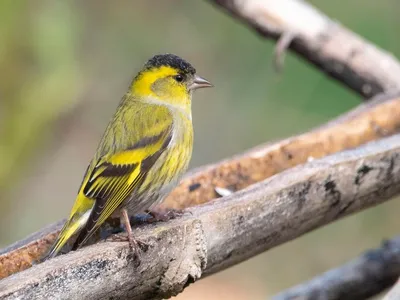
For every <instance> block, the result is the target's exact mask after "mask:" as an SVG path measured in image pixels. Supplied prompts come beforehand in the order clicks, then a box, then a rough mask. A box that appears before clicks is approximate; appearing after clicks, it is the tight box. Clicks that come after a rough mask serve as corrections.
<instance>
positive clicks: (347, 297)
mask: <svg viewBox="0 0 400 300" xmlns="http://www.w3.org/2000/svg"><path fill="white" fill-rule="evenodd" d="M399 276H400V236H399V237H396V238H394V239H392V240H389V241H385V242H384V243H383V245H382V247H381V248H378V249H376V250H370V251H368V252H367V253H365V254H364V255H362V256H361V257H359V258H357V259H355V260H354V261H351V262H349V263H347V264H345V265H343V266H341V267H339V268H336V269H333V270H330V271H328V272H326V273H324V274H322V275H320V276H317V277H315V278H313V279H311V280H310V281H308V282H305V283H303V284H300V285H298V286H295V287H293V288H290V289H289V290H287V291H284V292H282V293H280V294H279V295H276V296H275V297H273V298H272V299H273V300H295V299H302V300H363V299H367V298H369V297H372V296H374V295H376V294H378V293H380V292H382V291H383V290H385V289H386V288H388V287H390V286H391V285H393V284H394V283H395V282H396V280H397V278H398V277H399ZM399 295H400V294H399ZM393 299H400V297H398V298H393Z"/></svg>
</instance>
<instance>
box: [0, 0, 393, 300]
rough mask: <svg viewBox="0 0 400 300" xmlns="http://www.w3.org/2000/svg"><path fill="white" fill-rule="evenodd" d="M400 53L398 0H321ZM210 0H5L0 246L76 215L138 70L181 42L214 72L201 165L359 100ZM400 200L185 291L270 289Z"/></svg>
mask: <svg viewBox="0 0 400 300" xmlns="http://www.w3.org/2000/svg"><path fill="white" fill-rule="evenodd" d="M311 2H312V3H313V4H314V5H315V6H316V7H318V8H319V9H321V10H322V11H324V12H325V13H326V14H327V15H329V16H330V17H332V18H334V19H336V20H338V21H339V22H341V23H343V24H344V25H346V26H348V27H349V28H350V29H352V30H354V31H355V32H357V33H359V34H361V35H363V36H365V37H366V38H368V39H369V40H371V41H372V42H374V43H376V44H377V45H379V46H381V47H383V48H384V49H386V50H387V51H389V52H392V53H394V54H395V55H396V54H397V55H398V56H399V55H400V42H399V38H398V30H397V29H398V28H400V19H399V18H398V11H399V8H400V3H399V2H398V1H397V0H386V1H376V0H348V1H331V0H314V1H311ZM273 47H274V43H273V42H271V41H266V40H264V39H261V38H260V37H259V36H257V35H256V34H255V33H254V32H253V31H251V30H249V29H247V28H246V27H245V26H243V25H242V24H241V23H239V22H238V21H236V20H234V19H232V18H231V17H229V16H227V15H225V14H224V13H222V12H221V11H220V10H219V9H216V7H214V6H213V5H210V3H208V2H207V1H195V0H190V1H189V0H185V1H184V0H174V1H172V0H170V1H161V0H159V1H154V0H153V1H148V0H141V1H139V0H136V1H95V0H90V1H84V2H83V1H77V0H75V1H50V0H41V1H38V0H36V1H35V0H29V1H28V0H20V1H12V0H4V1H0V69H1V73H0V74H1V75H0V76H1V78H0V79H1V80H0V162H1V163H0V247H2V246H5V245H7V244H9V243H12V242H14V241H16V240H19V239H21V238H23V237H24V236H26V235H28V234H29V233H32V232H34V231H36V230H38V229H40V228H41V227H42V226H44V225H46V224H48V223H51V222H54V221H57V220H59V219H61V218H63V217H66V216H67V215H68V214H69V210H70V208H71V206H72V203H73V201H74V197H75V195H76V192H77V189H78V186H79V183H80V180H81V177H82V176H83V172H84V171H85V168H86V165H87V163H88V161H89V159H90V158H91V156H92V154H93V152H94V150H95V148H96V145H97V142H98V141H99V138H100V136H101V134H102V132H103V130H104V127H105V125H106V123H107V122H108V120H109V118H110V116H111V115H112V114H113V112H114V109H115V107H116V105H117V103H118V101H119V99H120V98H121V96H122V95H123V94H124V92H125V91H126V89H127V87H128V85H129V83H130V80H131V78H132V76H133V75H134V74H135V73H136V72H137V71H138V70H139V69H140V67H141V66H142V64H143V63H144V62H145V61H146V60H147V59H148V58H150V57H151V56H152V55H154V54H157V53H165V52H170V53H175V54H178V55H180V56H182V57H184V58H186V59H187V60H189V61H190V62H192V63H193V64H194V65H195V67H196V68H197V70H198V73H199V74H201V75H202V76H204V77H206V78H207V79H209V80H210V81H211V82H213V83H214V84H215V88H214V89H212V90H201V91H199V92H197V93H196V95H195V99H194V103H193V117H194V123H195V124H194V126H195V131H196V137H195V150H194V156H193V161H192V167H193V166H199V165H201V164H206V163H210V162H214V161H217V160H219V159H222V158H224V157H228V156H230V155H233V154H235V153H239V152H241V151H243V150H245V149H248V148H250V147H252V146H255V145H257V144H260V143H262V142H265V141H270V140H274V139H279V138H283V137H287V136H290V135H294V134H297V133H299V132H303V131H307V130H308V129H310V128H312V127H314V126H317V125H319V124H321V123H323V122H326V121H328V120H329V119H331V118H334V117H335V116H337V115H339V114H341V113H343V112H345V111H347V110H349V109H351V108H352V107H354V106H356V105H357V104H358V103H360V99H359V98H358V97H357V96H356V95H355V94H353V93H352V92H351V91H349V90H347V89H345V88H344V87H342V86H341V85H340V84H338V83H336V82H335V81H332V80H331V79H329V78H327V77H325V76H324V75H323V74H321V73H320V72H319V71H317V70H315V69H314V68H313V67H312V66H310V65H308V64H307V63H306V62H304V61H302V60H301V59H299V58H297V57H296V56H294V55H288V56H287V59H286V63H285V69H284V73H283V74H280V75H278V74H276V73H275V72H274V71H273V69H272V65H271V59H272V51H273ZM399 209H400V203H399V201H391V202H390V203H387V204H385V205H381V206H379V207H377V208H374V209H370V210H368V211H366V212H363V213H360V214H357V215H356V216H353V217H350V218H347V219H345V220H343V221H340V222H337V223H335V224H333V225H330V226H326V227H324V228H323V229H320V230H317V231H315V232H313V233H311V234H308V235H306V236H304V237H302V238H300V239H298V240H296V241H293V242H290V243H287V244H285V245H283V246H281V247H278V248H275V249H273V250H271V251H269V252H267V253H264V254H262V255H259V256H257V257H255V258H253V259H250V260H249V261H247V262H245V263H242V264H240V265H238V266H235V267H233V268H231V269H229V270H227V271H225V272H222V273H220V274H218V275H215V276H211V277H209V278H206V279H205V280H201V281H200V282H198V283H196V284H194V285H192V286H190V287H189V288H188V289H187V290H186V291H185V292H184V293H183V294H181V295H180V296H178V298H179V299H204V298H207V299H209V300H211V299H221V298H227V299H266V298H268V296H270V295H272V294H274V293H276V292H278V291H280V290H282V289H284V288H286V287H289V286H291V285H293V284H296V283H299V282H301V281H304V280H306V279H307V278H310V277H311V276H313V275H316V274H318V273H320V272H323V271H325V270H327V269H329V268H332V267H334V266H336V265H339V264H342V263H344V262H345V261H347V260H348V259H350V258H352V257H353V256H355V255H358V254H359V253H361V252H362V251H364V250H365V249H367V248H369V247H375V246H376V245H378V244H379V242H380V241H381V240H382V239H383V238H389V237H391V236H394V235H395V234H396V233H399V231H398V228H399V225H400V224H399V223H400V222H399V219H398V210H399Z"/></svg>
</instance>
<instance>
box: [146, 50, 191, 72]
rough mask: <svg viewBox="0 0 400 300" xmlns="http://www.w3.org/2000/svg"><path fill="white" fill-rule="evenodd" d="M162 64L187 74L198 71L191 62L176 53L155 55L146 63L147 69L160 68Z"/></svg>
mask: <svg viewBox="0 0 400 300" xmlns="http://www.w3.org/2000/svg"><path fill="white" fill-rule="evenodd" d="M162 66H169V67H171V68H174V69H178V70H180V71H182V72H183V73H186V74H192V75H194V74H195V73H196V69H195V68H193V66H192V65H191V64H189V63H188V62H187V61H186V60H184V59H182V58H180V57H179V56H177V55H174V54H160V55H155V56H154V57H152V58H151V59H150V60H149V61H148V62H147V63H146V64H145V65H144V67H145V69H151V68H159V67H162Z"/></svg>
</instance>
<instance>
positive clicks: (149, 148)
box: [44, 54, 212, 260]
mask: <svg viewBox="0 0 400 300" xmlns="http://www.w3.org/2000/svg"><path fill="white" fill-rule="evenodd" d="M211 86H212V84H211V83H210V82H208V81H207V80H205V79H204V78H202V77H200V76H198V75H196V70H195V69H194V68H193V67H192V65H191V64H189V63H188V62H186V61H185V60H183V59H182V58H180V57H178V56H176V55H173V54H164V55H156V56H154V57H153V58H151V59H150V60H149V61H148V62H147V63H146V64H145V65H144V67H143V69H142V70H141V71H140V72H139V73H138V74H137V76H136V77H135V78H134V79H133V81H132V84H131V86H130V88H129V90H128V92H127V93H126V94H125V96H124V97H123V98H122V100H121V102H120V103H119V106H118V108H117V111H116V112H115V114H114V116H113V117H112V119H111V121H110V123H109V124H108V126H107V128H106V131H105V133H104V135H103V137H102V139H101V141H100V144H99V146H98V148H97V151H96V153H95V155H94V157H93V159H92V161H91V162H90V164H89V166H88V168H87V170H86V173H85V176H84V178H83V181H82V184H81V187H80V189H79V192H78V196H77V198H76V200H75V204H74V206H73V208H72V211H71V213H70V216H69V218H68V221H67V222H66V223H65V225H64V227H63V228H62V230H61V232H60V234H59V236H58V237H57V239H56V241H55V243H54V244H53V246H52V247H51V249H50V250H49V252H48V254H47V255H46V257H45V258H44V260H45V259H48V258H52V257H54V256H56V255H57V254H58V253H59V252H60V250H61V249H62V248H63V247H64V245H65V244H66V243H67V242H68V241H69V240H70V239H71V238H72V237H73V236H74V237H77V238H76V240H75V241H74V244H73V247H72V249H73V250H74V249H78V248H79V247H80V246H82V245H83V244H84V243H85V242H86V241H87V240H88V239H89V237H90V236H91V235H92V234H93V233H94V232H95V231H96V230H97V229H98V228H99V227H100V225H101V224H102V223H103V222H104V221H105V220H106V219H107V218H108V217H110V216H111V215H112V214H116V213H117V214H119V216H120V217H121V221H122V222H121V223H122V224H124V225H125V228H126V231H127V234H128V240H129V244H130V246H131V247H132V249H133V250H134V251H135V253H136V254H137V251H138V250H137V241H136V240H135V239H134V237H133V236H132V232H131V226H130V223H129V216H132V215H134V214H137V213H140V212H143V211H145V210H147V209H149V208H150V207H151V206H153V205H155V204H157V203H159V202H160V201H162V200H163V199H164V198H165V196H167V195H168V193H169V192H170V191H171V190H172V188H173V187H175V186H176V185H177V183H178V181H179V179H180V177H181V175H182V174H183V173H184V172H185V171H186V169H187V167H188V164H189V161H190V158H191V155H192V147H193V127H192V112H191V100H192V92H193V91H194V90H196V89H198V88H203V87H211Z"/></svg>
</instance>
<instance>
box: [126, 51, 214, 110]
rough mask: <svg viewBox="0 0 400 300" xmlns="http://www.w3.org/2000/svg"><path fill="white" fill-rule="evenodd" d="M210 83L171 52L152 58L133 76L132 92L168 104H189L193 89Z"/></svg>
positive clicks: (137, 95) (142, 97) (209, 85)
mask: <svg viewBox="0 0 400 300" xmlns="http://www.w3.org/2000/svg"><path fill="white" fill-rule="evenodd" d="M212 86H213V85H212V84H211V83H210V82H209V81H207V80H206V79H204V78H202V77H200V76H199V75H197V74H196V70H195V68H193V66H192V65H191V64H190V63H188V62H187V61H185V60H184V59H182V58H180V57H179V56H176V55H173V54H162V55H156V56H154V57H153V58H151V59H150V60H149V61H148V62H147V63H146V64H145V65H144V67H143V69H142V70H141V71H140V72H139V74H138V75H137V76H136V77H135V78H134V80H133V82H132V85H131V90H130V92H131V94H133V95H134V96H136V97H138V98H141V99H146V98H156V99H157V100H159V101H165V102H168V103H169V104H173V105H179V106H186V105H190V101H191V95H192V92H193V91H194V90H196V89H199V88H203V87H212Z"/></svg>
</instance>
